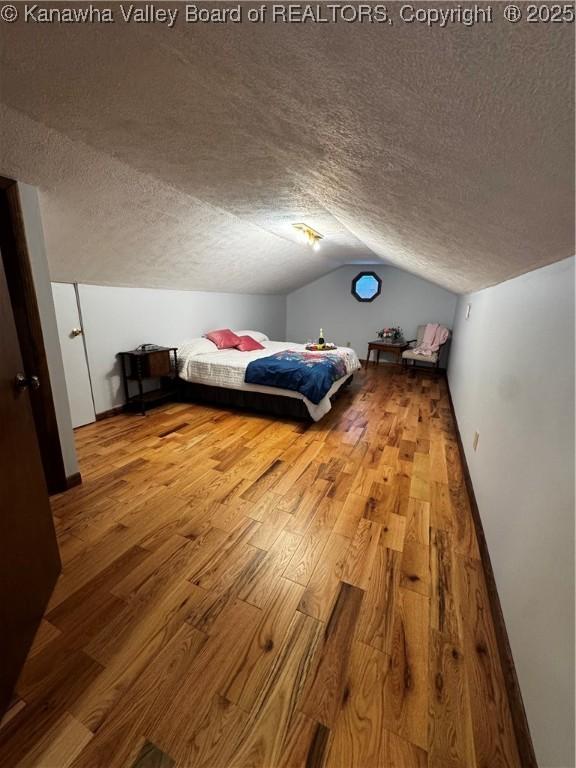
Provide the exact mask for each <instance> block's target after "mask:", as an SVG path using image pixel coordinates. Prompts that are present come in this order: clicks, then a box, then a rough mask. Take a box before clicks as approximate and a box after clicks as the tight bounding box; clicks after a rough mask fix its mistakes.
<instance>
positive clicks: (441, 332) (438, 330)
mask: <svg viewBox="0 0 576 768" xmlns="http://www.w3.org/2000/svg"><path fill="white" fill-rule="evenodd" d="M448 333H449V331H448V328H445V327H444V326H443V325H438V323H428V325H427V326H426V328H425V329H424V336H423V337H422V341H421V342H420V344H418V346H417V347H414V349H413V350H412V352H415V353H416V354H417V355H428V356H430V355H433V354H434V352H438V350H439V349H440V347H441V346H442V344H444V342H445V341H446V339H447V338H448Z"/></svg>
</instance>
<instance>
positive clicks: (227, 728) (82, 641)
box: [0, 366, 520, 768]
mask: <svg viewBox="0 0 576 768" xmlns="http://www.w3.org/2000/svg"><path fill="white" fill-rule="evenodd" d="M77 443H78V450H79V455H80V462H81V471H82V476H83V478H84V483H83V484H82V485H81V486H78V487H77V488H74V489H72V490H70V491H68V492H67V493H65V494H63V495H61V496H59V497H56V498H55V499H54V502H53V511H54V515H55V519H56V523H57V531H58V538H59V543H60V547H61V551H62V559H63V563H64V569H63V574H62V576H61V578H60V580H59V582H58V584H57V586H56V589H55V592H54V594H53V596H52V600H51V602H50V605H49V609H48V612H47V614H46V617H45V619H44V621H43V623H42V626H41V629H40V632H39V633H38V636H37V637H36V641H35V644H34V647H33V649H32V652H31V654H30V658H29V659H28V661H27V663H26V666H25V668H24V671H23V674H22V677H21V679H20V682H19V685H18V688H17V697H16V698H15V700H14V705H13V707H12V708H11V710H10V711H9V713H8V715H7V716H6V717H5V719H4V722H3V724H2V726H1V727H0V762H1V763H2V765H4V766H30V767H31V766H44V767H45V768H68V767H69V766H72V767H73V768H97V767H101V768H115V767H116V766H118V768H130V766H138V768H145V767H148V768H152V766H158V768H171V767H172V766H175V768H196V767H198V768H200V767H203V768H248V766H250V767H254V768H256V767H260V768H296V767H298V766H302V767H304V766H306V768H319V767H320V766H330V768H411V766H414V767H415V768H416V767H417V768H421V767H424V766H430V768H511V767H512V766H514V767H517V766H520V761H519V758H518V752H517V747H516V743H515V740H514V734H513V729H512V722H511V717H510V711H509V706H508V701H507V699H506V694H505V687H504V681H503V677H502V670H501V668H500V664H499V661H498V653H497V648H496V640H495V634H494V628H493V626H492V622H491V618H490V609H489V605H488V596H487V592H486V586H485V580H484V575H483V572H482V568H481V564H480V561H479V553H478V545H477V542H476V538H475V533H474V525H473V520H472V517H471V513H470V506H469V500H468V498H467V495H466V490H465V486H464V481H463V476H462V468H461V464H460V458H459V453H458V448H457V444H456V435H455V431H454V425H453V423H452V417H451V412H450V408H449V403H448V395H447V391H446V384H445V381H444V380H443V379H442V378H434V377H432V376H430V377H428V375H427V374H422V373H417V374H413V373H409V374H408V373H405V372H402V371H400V370H399V369H397V368H395V367H391V366H390V367H381V368H380V369H376V368H370V369H369V370H368V371H363V372H361V373H360V374H359V375H358V376H357V377H356V381H355V382H354V383H353V385H352V386H351V387H350V388H349V389H348V390H347V391H346V392H344V393H343V394H342V396H341V397H340V399H339V400H338V401H337V403H336V405H335V407H334V409H333V411H332V412H331V413H330V414H329V415H328V416H327V417H326V418H325V419H324V420H323V421H321V422H320V423H318V424H304V423H297V422H289V421H285V422H283V421H277V420H273V419H269V418H267V417H263V416H259V415H254V414H249V413H241V412H228V411H225V410H218V409H215V408H209V407H205V406H195V405H187V404H176V405H169V406H164V407H162V408H161V409H158V410H156V411H153V412H151V413H150V414H149V415H148V416H147V417H144V418H143V417H141V416H135V415H120V416H117V417H114V418H112V419H109V420H106V421H102V422H98V423H96V424H93V425H90V426H88V427H84V428H82V429H80V430H78V431H77Z"/></svg>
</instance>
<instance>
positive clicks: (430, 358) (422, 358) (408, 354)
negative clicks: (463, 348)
mask: <svg viewBox="0 0 576 768" xmlns="http://www.w3.org/2000/svg"><path fill="white" fill-rule="evenodd" d="M425 329H426V326H425V325H419V326H418V330H417V331H416V338H415V339H410V341H409V342H408V344H409V345H410V349H406V350H405V351H404V352H402V365H408V361H409V360H411V361H412V365H413V366H415V365H416V363H417V362H418V363H431V364H432V365H434V366H435V367H436V368H439V367H440V354H441V352H442V348H443V347H444V345H445V344H446V343H447V342H448V341H449V340H450V335H449V336H448V338H447V339H446V341H445V342H444V344H442V345H441V346H440V349H439V350H438V352H433V353H432V354H431V355H417V354H415V353H414V352H413V351H412V350H413V349H414V347H417V346H418V345H419V344H422V339H423V338H424V330H425Z"/></svg>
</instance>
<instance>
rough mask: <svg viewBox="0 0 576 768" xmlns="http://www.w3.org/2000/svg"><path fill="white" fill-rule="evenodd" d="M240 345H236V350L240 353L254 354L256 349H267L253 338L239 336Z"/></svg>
mask: <svg viewBox="0 0 576 768" xmlns="http://www.w3.org/2000/svg"><path fill="white" fill-rule="evenodd" d="M238 338H239V339H240V343H239V344H236V349H239V350H240V352H253V351H254V350H255V349H265V347H263V346H262V344H260V342H259V341H256V339H253V338H252V336H238Z"/></svg>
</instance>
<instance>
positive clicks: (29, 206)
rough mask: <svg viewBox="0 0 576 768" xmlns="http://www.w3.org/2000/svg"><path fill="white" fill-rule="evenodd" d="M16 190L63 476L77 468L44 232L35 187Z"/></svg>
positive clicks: (68, 475)
mask: <svg viewBox="0 0 576 768" xmlns="http://www.w3.org/2000/svg"><path fill="white" fill-rule="evenodd" d="M18 192H19V194H20V203H21V207H22V218H23V221H24V230H25V232H26V243H27V245H28V255H29V257H30V266H31V269H32V279H33V280H34V289H35V292H36V301H37V303H38V312H39V314H40V323H41V325H42V335H43V337H44V348H45V350H46V357H47V361H48V373H49V375H50V385H51V388H52V398H53V400H54V410H55V412H56V421H57V423H58V434H59V436H60V446H61V449H62V457H63V460H64V469H65V471H66V476H67V477H70V476H71V475H73V474H75V473H76V472H78V459H77V457H76V446H75V444H74V433H73V432H72V421H71V419H70V407H69V405H68V392H67V390H66V381H65V379H64V366H63V364H62V353H61V350H60V341H59V339H58V327H57V325H56V313H55V311H54V301H53V298H52V286H51V284H50V276H49V274H48V261H47V259H46V249H45V246H44V232H43V229H42V219H41V216H40V206H39V203H38V192H37V190H36V188H35V187H31V186H29V185H28V184H22V183H18Z"/></svg>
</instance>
